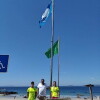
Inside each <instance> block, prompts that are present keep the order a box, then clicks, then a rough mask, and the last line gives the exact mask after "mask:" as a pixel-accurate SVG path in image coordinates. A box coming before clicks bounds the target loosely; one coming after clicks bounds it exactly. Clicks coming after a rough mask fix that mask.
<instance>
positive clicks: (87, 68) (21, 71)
mask: <svg viewBox="0 0 100 100" xmlns="http://www.w3.org/2000/svg"><path fill="white" fill-rule="evenodd" d="M49 3H50V0H0V54H1V55H10V59H9V64H8V72H7V73H0V86H29V85H30V82H31V81H34V82H35V85H37V84H38V83H39V82H40V80H41V79H42V78H44V79H45V82H46V83H47V84H48V85H49V82H50V59H48V58H47V57H46V56H45V54H44V53H45V52H46V51H47V50H48V48H50V41H51V16H50V17H49V18H48V20H47V22H46V24H45V25H44V26H43V27H42V28H41V29H40V28H39V23H38V22H39V20H40V19H41V16H42V14H43V12H44V11H45V9H46V7H47V5H48V4H49ZM54 25H55V26H54V27H55V29H54V41H56V40H57V39H58V37H59V38H60V85H64V86H66V85H85V84H89V83H91V84H100V0H55V9H54ZM57 66H58V56H57V55H55V56H54V66H53V81H54V80H55V81H57Z"/></svg>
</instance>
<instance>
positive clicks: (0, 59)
mask: <svg viewBox="0 0 100 100" xmlns="http://www.w3.org/2000/svg"><path fill="white" fill-rule="evenodd" d="M8 59H9V55H0V72H7V67H8Z"/></svg>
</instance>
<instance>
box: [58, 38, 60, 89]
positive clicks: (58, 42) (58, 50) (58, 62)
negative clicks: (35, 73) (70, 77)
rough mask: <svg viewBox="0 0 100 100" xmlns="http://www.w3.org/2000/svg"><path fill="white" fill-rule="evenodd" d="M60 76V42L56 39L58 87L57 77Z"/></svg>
mask: <svg viewBox="0 0 100 100" xmlns="http://www.w3.org/2000/svg"><path fill="white" fill-rule="evenodd" d="M59 76H60V40H59V39H58V87H59V78H60V77H59Z"/></svg>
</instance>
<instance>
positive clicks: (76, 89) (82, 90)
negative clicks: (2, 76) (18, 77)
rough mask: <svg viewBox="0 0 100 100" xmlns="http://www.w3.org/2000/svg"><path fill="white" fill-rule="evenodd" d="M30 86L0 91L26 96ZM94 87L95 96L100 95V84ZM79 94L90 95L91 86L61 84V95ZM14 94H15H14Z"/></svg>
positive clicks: (4, 88) (2, 88)
mask: <svg viewBox="0 0 100 100" xmlns="http://www.w3.org/2000/svg"><path fill="white" fill-rule="evenodd" d="M27 88H28V87H0V91H14V92H18V94H14V96H15V95H16V96H25V95H26V94H27ZM92 89H93V96H100V86H95V87H93V88H92ZM49 94H50V91H49V90H47V96H49ZM77 94H80V95H81V96H84V97H88V96H89V88H88V87H85V86H60V95H61V96H62V97H76V96H77ZM12 96H13V95H12Z"/></svg>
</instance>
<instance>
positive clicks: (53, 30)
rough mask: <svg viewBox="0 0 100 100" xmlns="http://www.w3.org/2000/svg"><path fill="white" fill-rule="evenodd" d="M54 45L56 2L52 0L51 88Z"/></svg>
mask: <svg viewBox="0 0 100 100" xmlns="http://www.w3.org/2000/svg"><path fill="white" fill-rule="evenodd" d="M53 43H54V0H52V36H51V68H50V70H51V72H50V86H52V76H53V50H52V47H53Z"/></svg>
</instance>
